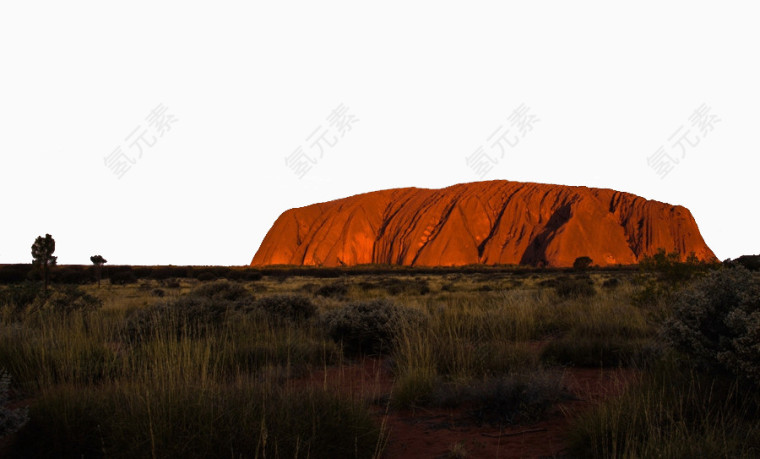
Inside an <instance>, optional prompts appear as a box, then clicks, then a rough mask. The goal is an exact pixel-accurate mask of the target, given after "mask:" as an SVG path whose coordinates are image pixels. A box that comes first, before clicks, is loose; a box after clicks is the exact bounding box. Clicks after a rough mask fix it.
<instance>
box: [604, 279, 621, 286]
mask: <svg viewBox="0 0 760 459" xmlns="http://www.w3.org/2000/svg"><path fill="white" fill-rule="evenodd" d="M619 285H620V279H618V278H617V277H613V278H610V279H605V280H604V282H602V287H603V288H615V287H617V286H619Z"/></svg>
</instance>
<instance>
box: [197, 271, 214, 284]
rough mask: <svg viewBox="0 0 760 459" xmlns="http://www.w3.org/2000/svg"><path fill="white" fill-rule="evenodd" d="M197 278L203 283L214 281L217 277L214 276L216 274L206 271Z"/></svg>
mask: <svg viewBox="0 0 760 459" xmlns="http://www.w3.org/2000/svg"><path fill="white" fill-rule="evenodd" d="M195 278H196V279H198V280H199V281H201V282H209V281H212V280H216V276H215V275H214V273H212V272H209V271H204V272H202V273H200V274H198V275H197V276H196V277H195Z"/></svg>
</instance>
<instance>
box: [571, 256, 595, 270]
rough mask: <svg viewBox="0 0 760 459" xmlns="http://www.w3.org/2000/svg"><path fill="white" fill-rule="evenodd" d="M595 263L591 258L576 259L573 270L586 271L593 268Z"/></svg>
mask: <svg viewBox="0 0 760 459" xmlns="http://www.w3.org/2000/svg"><path fill="white" fill-rule="evenodd" d="M593 262H594V260H592V259H591V258H590V257H586V256H583V257H578V258H576V259H575V262H573V268H578V269H586V268H588V267H589V266H591V263H593Z"/></svg>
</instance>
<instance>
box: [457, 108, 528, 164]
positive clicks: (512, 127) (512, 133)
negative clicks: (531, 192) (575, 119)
mask: <svg viewBox="0 0 760 459" xmlns="http://www.w3.org/2000/svg"><path fill="white" fill-rule="evenodd" d="M539 121H541V120H540V119H538V118H537V117H536V115H534V114H532V113H530V107H528V106H527V105H525V104H524V103H523V104H520V106H519V107H517V108H516V109H514V111H512V113H511V114H510V115H509V117H508V118H507V123H505V124H501V125H499V127H497V128H496V130H494V131H493V132H492V133H491V135H489V136H488V137H487V138H486V141H485V142H484V143H483V144H481V145H480V146H478V148H476V149H475V151H474V152H473V153H472V154H470V156H468V157H466V158H465V164H467V166H469V167H470V169H472V170H473V172H475V175H477V176H478V177H479V178H483V177H485V175H486V174H487V173H489V172H490V171H491V170H492V169H493V168H494V166H496V165H497V164H498V163H499V160H500V159H504V157H505V156H506V154H507V150H508V149H510V148H515V147H516V146H517V145H519V144H520V141H521V140H522V139H524V138H525V136H526V135H527V134H528V132H530V131H532V130H533V125H534V124H535V123H538V122H539ZM497 155H499V157H498V158H497V157H496V156H497Z"/></svg>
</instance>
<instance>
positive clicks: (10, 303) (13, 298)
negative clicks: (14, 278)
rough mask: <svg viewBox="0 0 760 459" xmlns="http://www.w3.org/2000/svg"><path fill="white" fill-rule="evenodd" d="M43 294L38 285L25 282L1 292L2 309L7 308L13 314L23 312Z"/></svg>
mask: <svg viewBox="0 0 760 459" xmlns="http://www.w3.org/2000/svg"><path fill="white" fill-rule="evenodd" d="M40 293H42V288H40V286H39V285H38V284H35V283H31V282H25V283H22V284H16V285H10V286H8V287H6V288H4V289H2V290H0V307H1V306H7V307H8V308H9V309H10V310H11V312H12V313H17V312H21V311H23V310H24V309H26V307H27V306H29V305H31V304H32V303H33V302H34V300H35V299H37V296H38V295H39V294H40Z"/></svg>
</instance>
